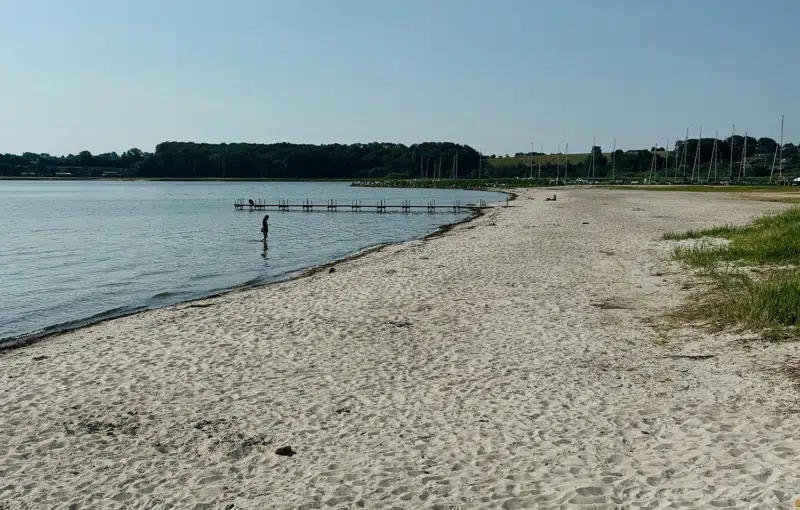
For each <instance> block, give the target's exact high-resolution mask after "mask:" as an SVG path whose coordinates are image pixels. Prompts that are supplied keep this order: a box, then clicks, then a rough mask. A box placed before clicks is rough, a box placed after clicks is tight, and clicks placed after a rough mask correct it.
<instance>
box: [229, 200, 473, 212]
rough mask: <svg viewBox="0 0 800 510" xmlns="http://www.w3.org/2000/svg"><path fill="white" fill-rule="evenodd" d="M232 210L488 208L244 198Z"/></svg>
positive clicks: (457, 202)
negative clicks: (316, 202) (276, 201)
mask: <svg viewBox="0 0 800 510" xmlns="http://www.w3.org/2000/svg"><path fill="white" fill-rule="evenodd" d="M233 208H234V209H235V210H237V211H244V210H250V211H264V210H268V209H272V210H278V211H293V210H295V211H296V210H299V211H306V212H311V211H316V210H326V211H330V212H337V211H339V210H340V209H342V210H350V211H352V212H360V211H362V210H367V211H374V212H379V213H385V212H388V211H392V210H394V211H401V212H404V213H408V212H411V211H412V210H420V209H424V210H426V211H427V212H431V213H432V212H437V211H442V210H451V211H452V212H461V211H464V210H469V211H472V210H475V209H487V208H489V206H487V205H486V201H485V200H480V201H479V202H478V203H477V204H466V205H461V201H460V200H456V201H455V202H453V203H452V204H449V205H440V204H437V203H436V201H435V200H431V201H429V202H428V203H427V204H425V205H415V204H412V203H411V201H410V200H403V203H402V204H387V203H386V200H378V201H377V202H376V203H374V204H364V203H362V201H361V200H352V201H351V202H350V203H349V204H347V203H346V204H340V203H338V202H337V201H336V200H328V201H327V203H325V204H315V203H314V201H313V200H309V199H306V200H304V201H303V202H302V203H299V204H291V203H289V201H288V200H283V199H279V200H278V203H277V204H276V203H269V202H267V201H266V200H262V199H259V200H250V199H244V198H237V199H236V200H235V201H234V202H233Z"/></svg>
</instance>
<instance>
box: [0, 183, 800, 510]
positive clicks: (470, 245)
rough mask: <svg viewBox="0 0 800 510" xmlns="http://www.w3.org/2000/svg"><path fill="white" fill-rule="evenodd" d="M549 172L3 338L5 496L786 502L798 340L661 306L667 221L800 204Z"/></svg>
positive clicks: (428, 503)
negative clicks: (345, 253)
mask: <svg viewBox="0 0 800 510" xmlns="http://www.w3.org/2000/svg"><path fill="white" fill-rule="evenodd" d="M549 194H552V191H548V190H539V191H522V192H521V194H520V197H519V199H518V200H516V201H515V202H512V205H513V207H509V208H507V209H503V208H500V209H496V210H493V211H492V212H490V213H489V214H487V215H486V216H484V217H481V218H478V219H476V220H474V221H472V222H470V223H468V224H464V225H461V226H458V227H456V228H455V229H454V230H453V231H451V232H450V233H448V234H446V235H443V236H441V237H439V238H434V239H430V240H426V241H413V242H408V243H404V244H401V245H397V246H392V247H389V248H386V249H384V250H382V251H379V252H376V253H372V254H370V255H367V256H365V257H363V258H360V259H357V260H353V261H349V262H345V263H342V264H340V265H338V266H337V267H336V271H335V272H334V273H328V272H327V271H326V272H322V273H318V274H316V275H313V276H310V277H307V278H301V279H298V280H295V281H291V282H286V283H282V284H277V285H272V286H269V287H265V288H261V289H256V290H250V291H245V292H237V293H232V294H228V295H225V296H222V297H220V298H216V299H210V300H207V301H204V302H199V303H193V304H190V305H186V304H184V305H179V306H173V307H170V308H165V309H162V310H157V311H152V312H147V313H142V314H139V315H135V316H131V317H126V318H122V319H118V320H113V321H109V322H106V323H102V324H98V325H95V326H92V327H88V328H85V329H82V330H79V331H75V332H72V333H68V334H64V335H60V336H57V337H53V338H50V339H46V340H44V341H42V342H40V343H38V344H35V345H33V346H29V347H26V348H21V349H16V350H12V351H7V352H3V353H0V376H1V377H2V387H0V409H1V410H2V413H1V414H0V508H3V509H6V508H51V507H57V508H125V507H138V508H166V507H175V508H259V509H260V508H264V509H266V508H328V507H334V508H359V507H363V508H386V509H389V508H488V507H493V508H562V507H564V508H569V507H573V506H574V507H583V508H668V507H698V508H712V507H718V508H719V507H730V508H788V507H789V505H790V504H791V502H792V498H793V496H794V495H795V494H796V493H798V492H800V439H798V437H797V433H798V430H800V414H798V411H799V410H800V404H799V403H798V399H797V397H798V395H799V394H800V390H798V389H797V388H795V387H794V386H793V384H792V381H790V380H789V379H787V378H786V377H785V376H784V375H783V374H782V373H781V372H780V371H779V370H778V367H780V366H781V364H782V363H784V362H785V361H786V359H787V357H794V356H798V355H800V352H798V346H797V344H791V343H788V344H780V345H778V344H764V343H761V342H751V343H746V342H742V341H741V339H737V338H736V337H734V336H733V335H730V334H727V335H726V334H722V335H716V336H712V335H710V334H708V333H705V332H703V331H701V330H697V329H691V328H680V329H677V330H673V331H666V332H664V331H661V330H660V329H658V328H652V327H651V326H649V325H648V324H651V321H650V319H652V318H654V317H660V316H663V314H664V312H665V311H668V310H669V309H670V308H672V307H675V306H677V305H678V304H680V303H681V302H683V300H684V299H685V298H686V296H687V295H688V292H689V291H687V290H684V287H685V284H686V282H687V281H689V280H690V279H691V278H692V276H691V275H690V274H689V273H688V272H687V271H685V270H683V269H681V268H680V267H679V266H677V265H676V264H674V263H673V262H670V261H669V260H668V256H669V250H670V243H668V242H664V241H659V240H658V237H659V235H660V234H661V233H662V232H663V231H665V230H677V229H686V228H698V227H706V226H711V225H716V224H719V223H725V222H726V221H731V222H736V223H744V222H747V221H748V220H750V219H752V218H753V217H755V216H757V215H759V214H763V213H766V212H768V211H774V210H777V209H781V208H783V207H785V205H784V204H776V203H763V202H757V201H753V200H743V199H739V198H735V197H732V196H729V195H726V194H721V193H713V194H692V193H675V192H672V193H653V192H642V191H607V190H591V189H574V190H563V191H558V201H557V202H544V201H543V198H544V197H545V196H547V195H549ZM387 221H391V220H390V219H387ZM682 354H701V355H706V354H710V355H713V357H706V358H695V359H692V358H681V357H674V356H675V355H682ZM286 445H291V446H292V448H293V449H294V450H295V451H296V452H297V454H296V455H295V456H292V457H287V456H280V455H276V453H275V450H276V449H277V448H278V447H282V446H286Z"/></svg>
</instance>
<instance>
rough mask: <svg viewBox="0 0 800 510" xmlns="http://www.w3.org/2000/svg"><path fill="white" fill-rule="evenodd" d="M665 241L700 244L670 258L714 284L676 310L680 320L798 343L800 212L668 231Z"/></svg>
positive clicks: (677, 249) (678, 250) (680, 249)
mask: <svg viewBox="0 0 800 510" xmlns="http://www.w3.org/2000/svg"><path fill="white" fill-rule="evenodd" d="M704 238H723V239H726V240H727V241H728V242H727V243H725V244H721V243H711V242H703V239H704ZM662 239H665V240H687V239H691V240H699V241H698V242H696V243H693V244H690V245H681V246H676V247H675V248H674V249H673V252H672V256H673V258H674V259H676V260H679V261H680V262H682V263H684V264H686V265H687V266H690V267H694V268H697V269H699V270H700V274H701V275H703V276H705V277H707V278H708V279H709V281H710V282H711V286H710V288H709V289H708V290H707V291H705V292H703V293H701V294H700V295H698V296H696V298H695V299H693V300H691V302H689V303H687V304H686V305H685V306H684V307H682V308H681V309H679V310H678V311H676V312H675V314H674V316H675V317H676V318H681V319H684V320H687V321H691V322H705V323H707V324H708V325H710V326H712V327H713V328H714V329H725V328H731V327H733V328H739V329H742V330H749V331H755V332H758V333H761V336H762V337H763V338H765V339H769V340H788V339H792V340H798V339H800V331H799V330H798V329H797V321H798V315H800V208H793V209H790V210H788V211H784V212H781V213H778V214H774V215H770V216H765V217H763V218H760V219H758V220H756V221H754V222H753V223H751V224H749V225H745V226H741V227H738V226H736V227H735V226H726V227H717V228H712V229H707V230H693V231H687V232H683V233H676V232H667V233H665V234H664V235H663V236H662Z"/></svg>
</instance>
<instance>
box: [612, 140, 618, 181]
mask: <svg viewBox="0 0 800 510" xmlns="http://www.w3.org/2000/svg"><path fill="white" fill-rule="evenodd" d="M616 170H617V137H616V136H615V137H614V148H613V149H611V182H612V184H613V182H614V181H615V180H616V175H614V174H615V173H616Z"/></svg>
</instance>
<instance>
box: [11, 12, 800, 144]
mask: <svg viewBox="0 0 800 510" xmlns="http://www.w3.org/2000/svg"><path fill="white" fill-rule="evenodd" d="M799 23H800V1H798V0H763V1H761V2H747V1H744V0H732V1H731V0H550V1H538V0H394V1H390V0H280V1H277V0H276V1H272V0H227V1H221V0H220V1H212V0H136V1H133V0H72V1H69V2H67V1H63V0H6V1H4V2H3V3H2V6H0V60H2V69H3V73H2V78H1V79H0V152H12V153H21V152H23V151H30V152H47V153H51V154H66V153H77V152H79V151H81V150H83V149H88V150H90V151H92V153H99V152H108V151H117V152H122V151H124V150H126V149H129V148H131V147H138V148H140V149H142V150H146V151H152V150H153V149H154V147H155V145H156V144H157V143H159V142H161V141H167V140H180V141H202V142H237V141H244V142H264V143H271V142H280V141H288V142H308V143H332V142H340V143H352V142H369V141H396V142H402V143H407V144H410V143H414V142H421V141H453V142H459V143H466V144H469V145H471V146H473V147H476V148H478V149H481V150H483V151H484V152H486V153H498V154H501V153H502V154H505V153H507V152H508V153H513V152H515V151H525V150H528V149H529V148H530V142H531V141H534V143H535V144H536V148H537V150H538V148H539V146H540V145H542V144H543V145H544V148H545V151H547V152H555V151H556V148H557V144H559V143H561V144H562V148H563V144H564V143H565V142H569V144H570V151H571V152H573V151H574V152H586V151H588V150H589V147H590V146H591V142H592V136H596V137H597V144H598V145H601V146H603V148H606V149H608V148H610V147H611V144H612V139H613V137H615V136H616V138H617V146H618V148H640V147H650V146H651V145H653V144H654V143H655V142H656V141H658V142H659V143H660V144H661V145H664V144H665V143H666V139H667V137H670V139H671V143H672V142H674V140H675V138H676V137H679V136H680V137H682V136H683V135H684V134H685V129H686V128H687V127H691V132H690V134H691V136H695V137H696V136H697V129H698V127H700V126H702V127H703V134H704V136H706V135H712V136H713V133H714V130H715V129H719V130H720V136H721V137H722V136H728V135H729V134H730V131H731V124H734V123H735V124H736V129H737V133H739V134H743V132H744V131H745V130H747V131H749V133H750V134H751V135H756V136H772V137H774V138H776V139H777V138H778V136H779V133H780V115H781V113H784V114H785V115H786V128H785V135H784V139H785V141H792V142H795V143H796V142H798V141H800V101H799V99H800V96H798V90H800V88H799V86H800V54H798V50H800V30H797V27H798V24H799Z"/></svg>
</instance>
